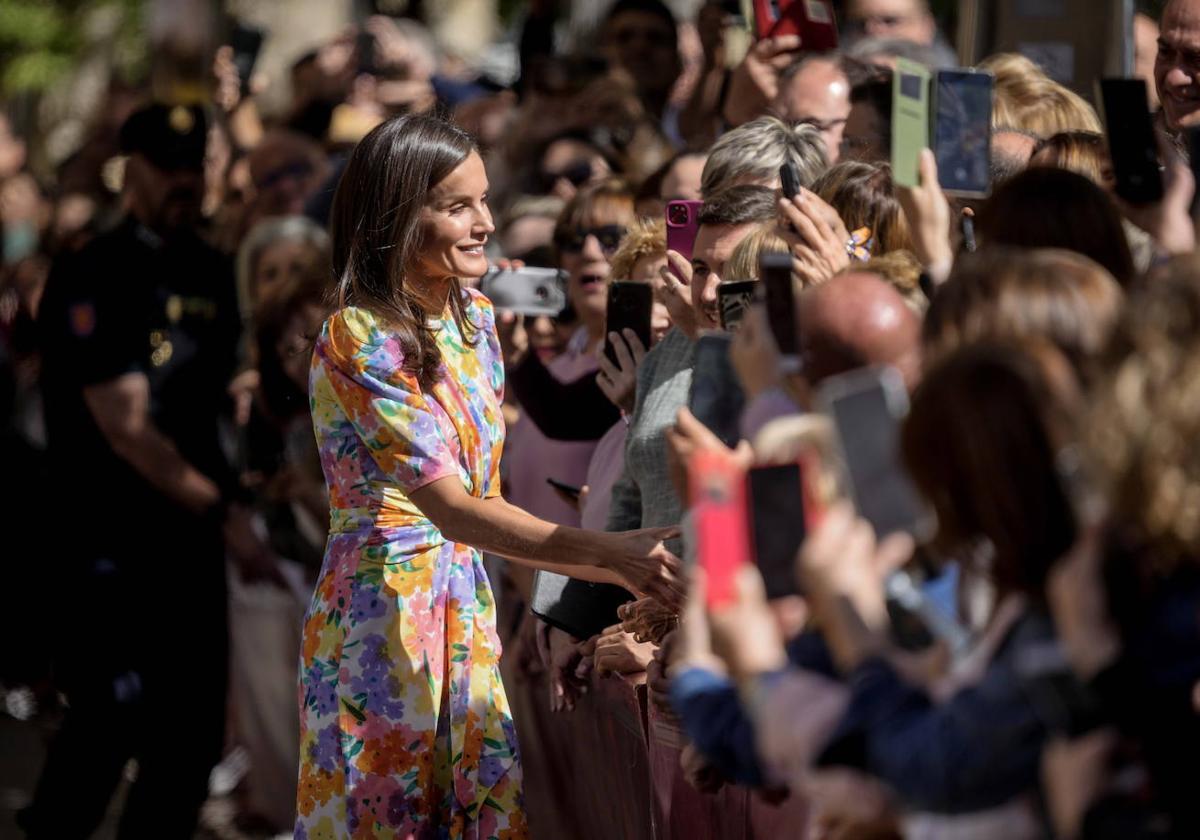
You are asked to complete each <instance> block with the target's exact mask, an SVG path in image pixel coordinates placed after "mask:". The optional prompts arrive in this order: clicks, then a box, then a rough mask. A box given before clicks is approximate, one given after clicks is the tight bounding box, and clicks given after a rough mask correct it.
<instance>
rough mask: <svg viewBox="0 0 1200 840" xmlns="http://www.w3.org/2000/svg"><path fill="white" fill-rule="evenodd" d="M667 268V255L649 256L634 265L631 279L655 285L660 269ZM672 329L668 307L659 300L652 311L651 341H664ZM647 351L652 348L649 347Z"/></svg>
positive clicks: (655, 302) (635, 281) (630, 272)
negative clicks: (663, 338) (664, 337)
mask: <svg viewBox="0 0 1200 840" xmlns="http://www.w3.org/2000/svg"><path fill="white" fill-rule="evenodd" d="M666 267H667V255H666V254H662V255H660V256H647V257H642V258H641V259H640V260H638V261H637V262H635V263H634V264H633V268H632V269H630V271H629V279H630V280H631V281H633V282H634V283H653V281H654V278H656V277H658V273H659V270H660V269H663V268H666ZM670 329H671V315H670V313H669V312H667V307H666V306H664V305H663V304H662V303H660V302H659V301H658V300H655V301H654V306H653V307H652V308H651V310H650V340H651V342H653V343H654V344H658V342H659V341H660V340H661V339H662V337H663V336H664V335H666V334H667V332H668V331H669V330H670ZM646 349H647V350H649V349H650V348H649V347H647V348H646Z"/></svg>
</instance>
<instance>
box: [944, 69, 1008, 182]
mask: <svg viewBox="0 0 1200 840" xmlns="http://www.w3.org/2000/svg"><path fill="white" fill-rule="evenodd" d="M994 83H995V78H994V77H993V76H992V74H991V73H987V72H984V71H981V70H970V69H959V70H939V71H938V73H937V75H936V76H935V77H934V83H933V127H932V134H933V154H934V156H935V157H936V158H937V167H938V181H939V182H940V183H941V187H942V191H943V192H945V193H947V194H949V195H957V196H964V197H968V198H982V197H984V196H986V195H987V194H988V193H989V192H991V186H992V175H991V156H992V90H993V87H994Z"/></svg>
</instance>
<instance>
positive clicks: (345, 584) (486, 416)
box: [296, 290, 527, 840]
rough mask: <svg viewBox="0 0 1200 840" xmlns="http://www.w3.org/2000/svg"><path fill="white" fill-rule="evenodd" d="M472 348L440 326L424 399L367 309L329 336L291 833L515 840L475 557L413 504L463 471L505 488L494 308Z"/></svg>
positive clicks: (333, 327)
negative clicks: (317, 537)
mask: <svg viewBox="0 0 1200 840" xmlns="http://www.w3.org/2000/svg"><path fill="white" fill-rule="evenodd" d="M464 294H466V295H469V300H468V307H467V314H468V317H469V318H470V319H471V321H472V322H473V323H475V324H477V325H478V326H479V327H480V331H479V333H478V335H477V337H476V339H475V342H476V343H475V346H471V345H470V344H467V343H465V342H464V340H463V336H462V335H461V334H460V332H459V330H458V328H457V326H456V325H455V323H454V319H453V318H451V317H450V316H449V314H448V311H447V314H446V316H445V317H444V318H443V319H442V321H441V324H440V330H439V333H438V344H439V347H440V349H441V352H442V358H443V359H444V362H445V375H444V376H443V377H442V379H441V380H440V381H439V382H438V383H437V384H436V385H435V386H434V387H433V388H432V389H431V390H430V391H428V392H425V391H422V390H421V388H420V387H419V385H418V384H417V382H416V380H415V378H414V377H412V376H410V375H408V374H406V373H404V372H403V371H402V370H401V350H400V347H399V344H398V342H397V341H396V339H395V337H394V336H392V335H390V334H389V333H388V331H387V329H386V327H385V326H384V325H382V324H381V323H380V322H379V321H378V320H376V318H375V317H374V316H372V315H371V314H370V313H369V312H367V311H366V310H363V309H359V308H354V307H351V308H346V309H342V310H340V311H338V312H337V313H336V314H334V315H333V316H332V317H331V318H330V319H329V320H328V321H327V322H326V323H325V325H324V327H323V328H322V331H321V335H320V338H319V339H318V340H317V345H316V350H315V352H314V355H313V364H312V371H311V376H310V382H309V384H310V397H311V404H312V415H313V425H314V427H315V430H316V435H317V442H318V444H319V446H320V450H321V463H322V466H323V468H324V471H325V478H326V480H327V481H328V483H329V496H330V507H331V508H332V510H331V517H330V520H331V521H330V536H329V543H328V546H327V548H326V552H325V561H324V565H323V567H322V569H321V575H320V579H319V581H318V583H317V588H316V592H315V593H314V595H313V600H312V603H311V605H310V607H309V609H308V614H307V616H306V617H305V622H304V634H303V640H302V649H301V674H300V695H301V697H300V702H301V735H300V737H301V742H300V755H301V758H300V780H299V790H298V799H297V812H298V817H297V823H296V837H297V838H304V839H305V840H317V838H322V840H323V839H324V838H338V839H339V840H341V838H363V837H369V838H409V837H412V838H427V837H429V838H469V840H477V839H478V840H486V838H500V839H501V840H505V839H506V838H519V837H525V836H526V834H527V831H526V825H525V816H524V812H523V810H522V804H521V772H520V765H519V759H518V755H517V738H516V734H515V732H514V729H513V724H512V716H511V715H510V713H509V707H508V700H507V698H506V697H505V695H504V687H503V685H502V684H501V682H500V669H499V656H500V642H499V639H498V638H497V636H496V614H495V602H494V600H493V597H492V590H491V587H490V586H489V584H488V579H487V575H486V574H485V572H484V568H483V561H482V557H481V556H480V553H479V552H478V551H476V550H475V549H473V548H471V547H470V546H466V545H462V544H458V543H452V542H448V541H447V540H446V539H445V537H443V536H442V534H441V533H440V532H439V531H438V529H437V528H436V527H434V525H433V523H431V522H430V521H429V520H428V519H427V518H426V517H425V516H424V515H422V514H421V512H420V511H419V510H418V509H417V508H416V507H415V506H414V505H413V503H412V502H411V501H409V495H410V494H411V493H412V492H413V491H414V490H416V489H418V488H420V487H423V486H424V485H426V484H429V483H430V482H433V481H436V480H438V479H441V478H445V477H447V476H455V477H457V478H458V479H459V480H461V481H462V483H463V486H464V487H465V488H466V489H467V492H469V493H470V494H471V495H473V496H475V497H477V498H491V497H494V496H498V495H499V494H500V477H499V469H500V453H501V449H502V446H503V442H504V421H503V418H502V416H501V413H500V401H501V396H502V392H503V387H504V368H503V365H502V362H501V355H500V345H499V341H498V340H497V337H496V329H495V318H494V313H493V310H492V306H491V303H490V302H489V301H488V300H487V298H485V297H484V296H483V295H481V294H480V293H479V292H477V291H474V290H468V291H466V292H464Z"/></svg>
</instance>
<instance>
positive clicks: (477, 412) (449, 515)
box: [296, 117, 681, 840]
mask: <svg viewBox="0 0 1200 840" xmlns="http://www.w3.org/2000/svg"><path fill="white" fill-rule="evenodd" d="M487 192H488V181H487V173H486V172H485V170H484V167H483V162H482V160H481V159H480V157H479V154H478V152H477V151H476V149H475V145H474V143H473V142H472V140H471V138H470V137H469V136H467V135H466V134H465V133H464V132H463V131H461V130H460V129H458V128H456V127H455V126H453V125H450V124H449V123H446V122H443V121H441V120H438V119H435V118H430V117H400V118H397V119H395V120H392V121H389V122H386V123H384V124H382V125H380V126H379V127H378V128H376V129H375V130H374V131H372V132H371V133H370V134H368V135H367V136H366V137H365V138H364V139H363V140H362V142H361V143H359V145H358V146H357V147H356V148H355V150H354V152H353V153H352V154H351V156H350V160H349V162H348V163H347V165H346V171H345V174H344V175H343V176H342V180H341V183H340V184H339V186H338V190H337V194H336V196H335V197H334V203H333V214H332V226H331V227H332V236H333V269H334V274H335V276H336V277H337V278H338V291H339V308H338V309H337V311H336V312H334V314H333V315H332V316H331V317H330V318H329V319H328V320H327V321H326V322H325V324H324V326H323V327H322V330H321V334H320V336H319V338H318V339H317V344H316V349H315V351H314V354H313V362H312V368H311V372H310V377H309V391H310V398H311V405H312V414H313V425H314V427H315V430H316V436H317V442H318V445H319V447H320V450H321V464H322V468H323V469H324V472H325V479H326V482H327V483H328V484H329V499H330V507H331V511H330V528H329V533H330V537H329V542H328V544H327V546H326V550H325V560H324V564H323V566H322V569H321V573H320V576H319V578H318V581H317V587H316V592H315V593H314V595H313V599H312V602H311V604H310V606H309V610H308V613H307V615H306V617H305V624H304V633H303V640H302V647H301V663H300V665H301V675H300V683H301V749H300V754H301V766H300V780H299V789H298V791H299V792H298V801H297V811H298V817H297V826H296V836H297V837H317V836H320V837H337V838H345V837H349V836H351V835H353V836H354V837H356V838H359V837H389V838H390V837H414V836H419V837H449V838H463V837H470V838H472V840H475V839H476V838H478V840H486V838H499V837H501V836H503V837H505V838H513V840H516V838H521V837H525V836H526V827H525V817H524V813H523V810H522V806H521V770H520V761H519V758H518V749H517V738H516V733H515V732H514V730H513V723H512V716H511V714H510V713H509V706H508V701H507V699H506V697H505V693H504V686H503V684H502V683H501V681H500V671H499V655H500V649H499V642H498V639H497V636H496V613H495V602H494V600H493V597H492V591H491V587H490V585H489V583H488V579H487V575H486V573H485V572H484V568H483V561H482V555H481V551H489V552H491V553H494V554H497V555H500V556H502V557H506V558H509V559H510V560H513V561H515V562H517V563H519V564H522V565H526V566H530V567H532V568H538V569H547V570H550V571H555V572H559V573H561V574H567V575H571V576H575V577H579V578H582V579H584V580H591V581H597V582H609V583H618V584H620V585H623V586H625V587H626V588H628V589H630V590H631V591H635V592H643V593H647V594H654V595H657V596H658V597H660V598H664V599H666V600H667V601H668V602H675V601H677V600H678V599H679V596H680V595H681V587H680V585H679V582H678V579H677V578H676V570H677V569H678V560H677V559H676V558H675V557H673V556H672V555H671V554H670V553H669V552H668V551H667V550H666V549H665V548H664V546H663V542H662V541H663V540H664V539H666V538H669V537H672V536H674V535H675V533H676V529H651V530H643V531H630V532H626V533H611V534H606V533H596V532H588V531H582V530H580V529H578V528H565V527H559V526H555V525H553V524H551V523H549V522H545V521H543V520H540V519H537V518H535V517H533V516H532V515H530V514H528V513H526V512H525V511H523V510H521V509H519V508H516V507H514V506H513V505H510V504H509V503H508V502H506V501H505V500H504V499H503V498H502V497H501V495H500V456H501V452H502V449H503V445H504V422H503V419H502V415H501V413H500V402H501V394H502V391H503V387H504V367H503V364H502V362H501V355H500V342H499V339H498V338H497V335H496V327H495V316H494V313H493V310H492V305H491V303H490V302H489V301H488V300H487V298H485V297H484V296H483V295H482V294H480V293H479V292H478V291H475V290H473V289H467V288H464V285H463V283H462V280H463V279H465V278H473V277H478V276H480V275H482V274H483V273H484V272H485V271H486V270H487V260H486V259H485V257H484V255H483V247H484V245H485V244H486V243H487V240H488V237H489V236H490V235H491V233H492V232H493V230H494V226H493V224H492V215H491V211H490V210H489V209H488V205H487Z"/></svg>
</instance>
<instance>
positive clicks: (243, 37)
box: [229, 23, 266, 96]
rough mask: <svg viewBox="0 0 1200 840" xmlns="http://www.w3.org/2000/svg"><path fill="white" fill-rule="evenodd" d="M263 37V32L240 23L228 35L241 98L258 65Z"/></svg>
mask: <svg viewBox="0 0 1200 840" xmlns="http://www.w3.org/2000/svg"><path fill="white" fill-rule="evenodd" d="M265 36H266V34H265V33H264V32H263V30H261V29H258V28H256V27H253V26H246V25H245V24H242V23H238V24H235V25H234V27H233V31H231V32H230V33H229V48H230V49H231V50H232V51H233V65H234V66H235V67H237V71H238V79H240V80H241V85H242V95H243V96H244V95H245V94H246V93H247V92H249V90H250V77H251V75H253V73H254V65H255V64H257V63H258V54H259V52H261V51H262V45H263V39H264V37H265Z"/></svg>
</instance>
